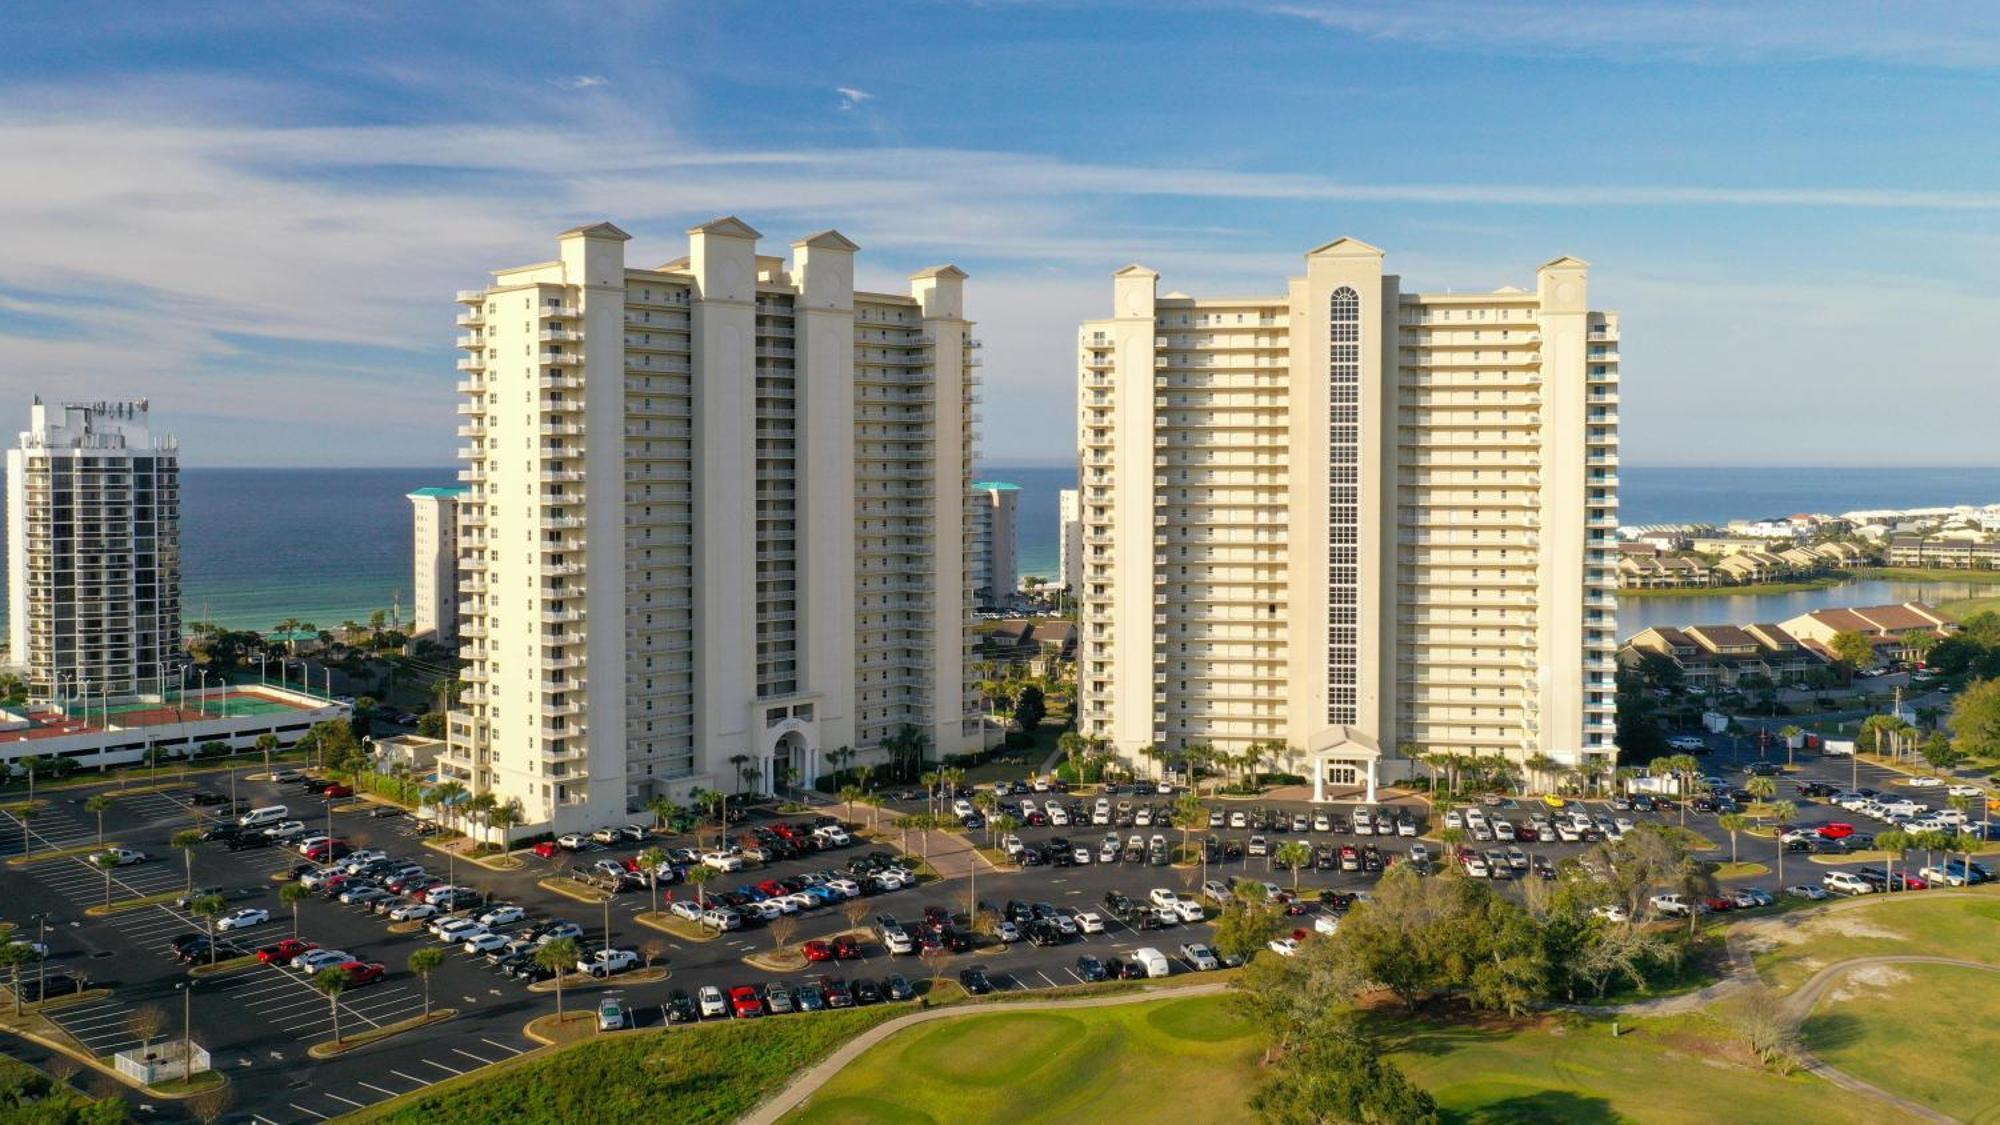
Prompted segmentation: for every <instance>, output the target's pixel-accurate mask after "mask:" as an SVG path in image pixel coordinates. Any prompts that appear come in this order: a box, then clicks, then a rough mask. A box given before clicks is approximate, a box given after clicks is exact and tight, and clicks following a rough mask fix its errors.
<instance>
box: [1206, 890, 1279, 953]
mask: <svg viewBox="0 0 2000 1125" xmlns="http://www.w3.org/2000/svg"><path fill="white" fill-rule="evenodd" d="M1277 932H1278V912H1277V911H1275V910H1273V909H1272V908H1271V905H1270V904H1269V903H1268V902H1266V901H1265V900H1264V888H1263V887H1262V886H1261V885H1259V884H1256V883H1247V882H1246V883H1242V884H1239V885H1238V889H1237V893H1236V894H1235V895H1234V896H1233V897H1232V898H1231V899H1230V900H1229V901H1228V902H1226V903H1224V904H1223V906H1222V915H1221V916H1220V917H1218V918H1217V919H1216V920H1215V948H1216V950H1217V951H1218V952H1220V953H1221V954H1222V955H1223V956H1225V957H1230V958H1240V959H1242V960H1248V959H1249V958H1250V956H1251V954H1254V953H1256V952H1257V951H1258V950H1260V949H1262V948H1264V946H1265V944H1266V943H1268V942H1269V941H1270V940H1271V938H1272V937H1273V936H1275V935H1276V934H1277Z"/></svg>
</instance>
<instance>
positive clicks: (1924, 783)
mask: <svg viewBox="0 0 2000 1125" xmlns="http://www.w3.org/2000/svg"><path fill="white" fill-rule="evenodd" d="M1903 784H1905V785H1907V786H1909V787H1910V788H1912V789H1936V788H1938V787H1940V786H1942V785H1943V784H1944V778H1941V777H1937V776H1935V775H1933V776H1930V777H1912V778H1907V779H1905V780H1904V782H1903Z"/></svg>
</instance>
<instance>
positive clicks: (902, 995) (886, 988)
mask: <svg viewBox="0 0 2000 1125" xmlns="http://www.w3.org/2000/svg"><path fill="white" fill-rule="evenodd" d="M882 995H883V996H886V997H888V998H889V999H890V1000H892V1001H896V1002H899V1003H900V1002H901V1001H905V1000H915V999H916V998H917V990H916V988H914V987H913V986H912V985H911V984H910V982H909V981H907V980H905V979H903V975H902V974H901V973H891V974H889V975H888V976H886V977H883V978H882Z"/></svg>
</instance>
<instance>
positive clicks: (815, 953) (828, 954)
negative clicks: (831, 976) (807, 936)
mask: <svg viewBox="0 0 2000 1125" xmlns="http://www.w3.org/2000/svg"><path fill="white" fill-rule="evenodd" d="M802 950H803V952H804V953H805V955H806V960H808V961H831V960H833V958H834V953H833V946H831V945H828V944H827V943H825V942H823V941H809V942H807V943H805V945H804V946H803V947H802Z"/></svg>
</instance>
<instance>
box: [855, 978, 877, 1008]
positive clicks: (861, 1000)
mask: <svg viewBox="0 0 2000 1125" xmlns="http://www.w3.org/2000/svg"><path fill="white" fill-rule="evenodd" d="M852 991H853V993H854V1002H855V1003H856V1004H880V1003H881V1002H882V989H881V988H880V987H879V986H878V985H876V983H875V982H874V981H872V980H858V981H855V982H854V988H853V989H852Z"/></svg>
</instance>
